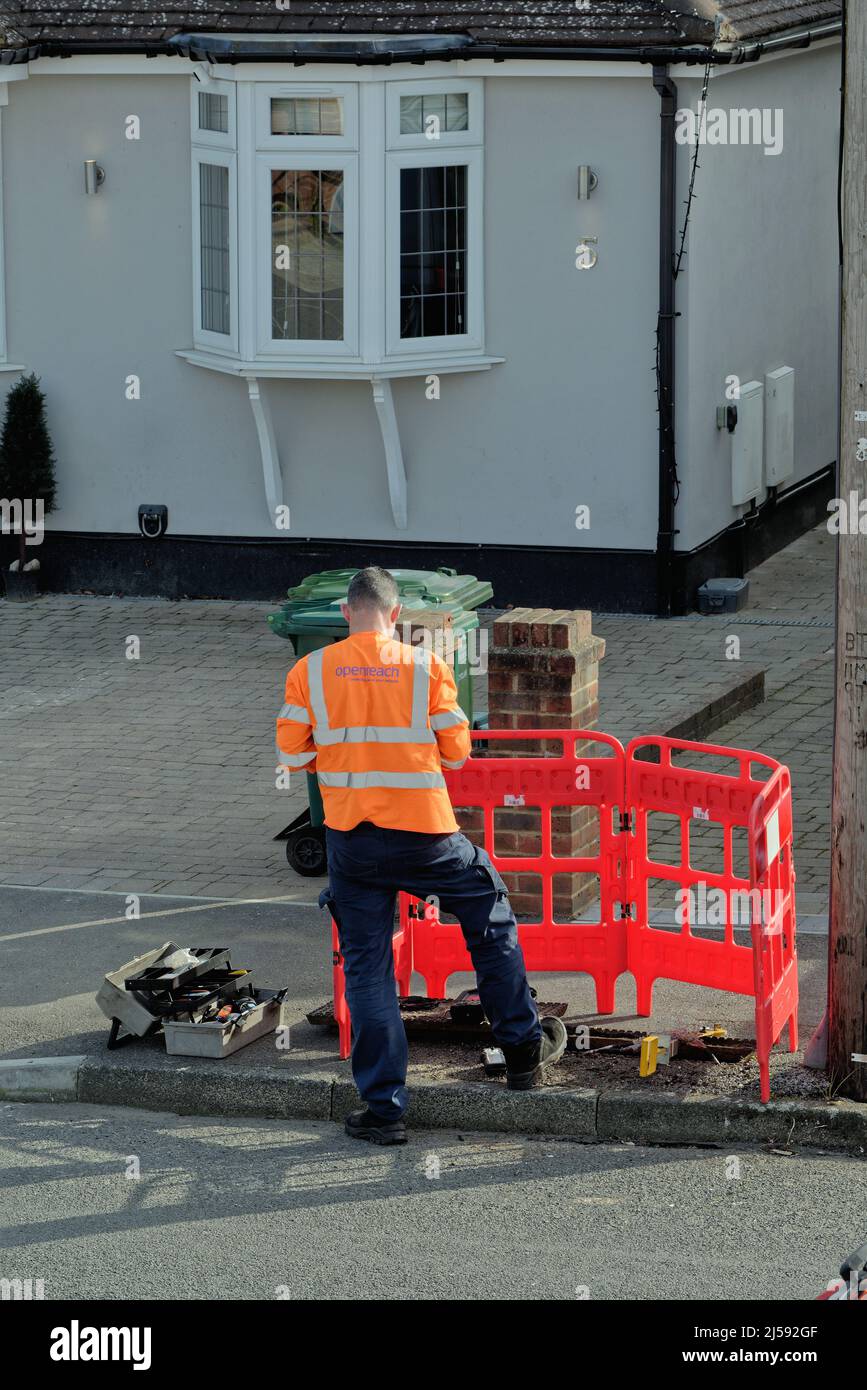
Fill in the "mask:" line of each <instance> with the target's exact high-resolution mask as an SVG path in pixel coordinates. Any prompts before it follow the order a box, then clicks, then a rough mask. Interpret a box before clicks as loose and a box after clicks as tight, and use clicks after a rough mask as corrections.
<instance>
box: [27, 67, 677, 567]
mask: <svg viewBox="0 0 867 1390" xmlns="http://www.w3.org/2000/svg"><path fill="white" fill-rule="evenodd" d="M309 71H310V75H311V76H312V75H313V73H312V70H309ZM410 75H411V76H412V77H416V76H417V75H418V70H417V69H412V70H411V73H410ZM658 111H659V106H658V98H657V97H656V94H655V93H654V91H653V88H652V85H651V81H650V71H649V69H644V70H643V72H642V77H641V78H640V79H639V78H636V77H629V78H620V79H618V78H611V77H606V78H596V77H587V78H580V79H571V78H561V77H536V78H519V77H500V78H497V79H492V80H489V81H488V82H487V83H486V147H485V161H486V163H485V225H486V236H485V242H486V310H487V312H486V321H487V343H486V346H487V351H488V352H489V353H491V354H492V355H496V356H502V357H504V358H505V359H506V361H505V362H504V363H503V364H502V365H499V366H494V367H493V368H492V369H491V370H490V371H489V372H480V373H474V374H466V375H456V376H450V375H445V374H444V375H443V376H442V380H441V391H442V394H441V399H440V400H439V401H428V400H427V399H426V398H425V391H424V379H423V378H417V379H414V380H398V381H396V382H395V383H394V399H395V406H396V412H397V419H398V423H399V426H400V432H401V438H402V444H403V451H404V458H405V464H406V471H407V479H408V501H409V522H408V527H407V530H406V531H405V532H402V533H399V532H397V530H396V528H395V524H394V520H393V517H392V513H391V508H390V505H389V500H388V491H387V487H386V474H385V462H384V457H383V444H382V437H381V435H380V432H379V428H378V425H377V419H376V414H375V411H374V406H373V401H372V397H371V389H370V385H369V383H365V382H343V381H338V382H309V381H274V382H271V381H269V382H266V383H265V385H264V390H265V392H266V393H267V396H268V399H269V400H270V402H271V404H272V411H273V420H274V428H275V433H276V440H277V445H278V448H279V451H280V454H281V459H282V465H283V472H284V479H285V491H286V500H287V501H288V502H289V503H290V506H291V515H292V534H294V535H296V536H305V537H306V536H314V537H316V536H322V537H326V536H328V537H353V538H365V539H372V540H376V539H381V540H390V539H393V538H396V537H398V536H402V537H403V538H409V539H412V538H420V539H427V540H431V541H436V540H454V541H469V542H496V543H501V544H510V543H511V544H519V545H527V544H529V545H541V546H545V545H558V546H562V545H567V546H568V545H571V544H574V545H588V546H592V547H600V546H605V547H608V546H610V547H616V548H620V547H640V548H644V549H651V548H652V547H653V545H654V541H655V532H656V488H657V482H656V415H655V401H654V396H653V376H652V363H653V333H654V326H655V313H656V307H657V208H658V182H657V180H658V140H659V120H658ZM130 114H135V115H137V116H139V117H140V119H141V128H142V138H141V140H139V141H128V140H127V139H126V138H125V134H124V122H125V120H126V117H127V116H128V115H130ZM85 158H95V159H96V160H98V162H99V163H101V164H103V165H104V166H105V169H106V172H107V179H106V183H105V186H104V188H103V190H102V191H101V192H100V193H99V194H98V196H96V197H91V198H87V197H85V195H84V190H83V160H84V159H85ZM581 163H589V164H590V165H591V166H592V167H593V169H594V170H595V171H596V172H597V173H598V175H599V189H598V191H597V192H596V193H595V194H594V195H593V196H592V198H591V199H590V200H589V201H588V202H586V203H581V204H579V202H578V201H577V198H576V171H577V166H578V165H579V164H581ZM4 165H5V167H4V184H5V189H6V195H7V196H6V234H7V235H6V257H7V285H8V311H7V318H8V337H9V355H10V360H14V361H15V362H21V363H24V364H26V366H27V368H28V369H29V370H34V371H36V372H37V373H38V374H39V376H40V377H41V378H42V383H43V387H44V389H45V391H46V394H47V398H48V412H49V423H50V427H51V430H52V435H53V439H54V442H55V448H56V452H57V455H58V460H59V468H58V474H59V485H60V487H59V503H60V506H59V510H58V511H57V512H56V513H55V514H54V516H53V517H52V519H51V525H53V526H54V527H56V528H60V529H63V530H70V531H98V532H102V531H116V532H125V533H130V532H134V531H135V530H136V526H137V508H138V504H139V503H140V502H164V503H166V504H167V506H168V509H169V519H170V529H171V531H172V532H173V533H174V534H179V533H188V534H193V535H196V534H211V535H218V536H219V535H248V536H266V535H274V530H273V528H272V526H271V525H270V523H269V517H268V513H267V510H266V506H265V500H264V489H263V482H262V465H261V459H260V454H259V447H258V442H257V437H256V431H255V424H254V420H253V415H252V412H251V410H250V406H249V402H248V398H247V387H246V384H245V383H244V382H243V381H239V380H236V379H233V378H231V377H229V376H225V375H218V374H216V373H213V372H209V371H206V370H203V369H200V368H197V367H193V366H191V365H189V364H188V363H187V362H185V361H183V360H181V359H180V358H178V357H177V356H175V351H176V349H184V348H189V347H191V345H192V337H191V302H192V283H191V276H192V232H191V190H190V134H189V80H188V78H187V76H186V75H185V76H183V77H180V76H179V77H177V78H174V77H170V76H149V77H129V78H126V77H113V76H106V77H97V76H88V77H73V76H70V77H65V76H50V77H40V76H39V75H38V71H37V70H35V69H34V70H33V72H32V75H31V76H30V78H29V79H28V80H26V81H22V82H17V83H15V84H13V85H12V87H11V95H10V101H9V105H8V107H7V108H5V110H4ZM580 235H595V236H598V238H599V242H598V252H599V262H598V265H597V266H596V268H595V269H593V270H592V271H578V270H576V269H575V247H576V243H577V241H578V239H579V236H580ZM131 374H136V375H138V376H139V377H140V378H141V390H142V400H141V402H139V403H134V402H130V401H128V400H126V399H125V384H126V378H127V377H128V376H129V375H131ZM11 380H14V377H11V378H10V376H8V375H4V376H2V377H0V383H2V387H0V389H3V390H4V391H5V389H6V388H7V387H8V385H9V384H10V383H11ZM579 505H586V506H588V507H589V508H590V519H591V525H590V528H589V530H581V531H578V530H576V528H575V508H576V507H577V506H579Z"/></svg>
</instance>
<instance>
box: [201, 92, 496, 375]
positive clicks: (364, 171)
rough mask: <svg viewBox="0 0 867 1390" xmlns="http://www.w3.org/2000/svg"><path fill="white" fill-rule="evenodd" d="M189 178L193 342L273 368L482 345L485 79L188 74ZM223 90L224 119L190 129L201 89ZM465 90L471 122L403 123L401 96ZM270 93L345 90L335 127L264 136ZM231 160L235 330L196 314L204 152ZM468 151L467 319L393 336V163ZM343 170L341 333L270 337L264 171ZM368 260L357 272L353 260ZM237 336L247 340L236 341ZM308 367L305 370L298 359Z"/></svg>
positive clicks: (208, 158) (396, 307)
mask: <svg viewBox="0 0 867 1390" xmlns="http://www.w3.org/2000/svg"><path fill="white" fill-rule="evenodd" d="M191 89H192V90H191V118H192V155H193V158H192V180H193V269H194V274H193V305H194V310H193V312H194V319H193V322H194V338H193V341H194V345H195V347H196V348H199V349H201V350H202V351H207V352H209V353H215V354H218V355H221V356H222V357H224V358H225V357H229V358H234V359H235V360H236V361H238V363H240V364H248V365H250V366H254V365H255V364H256V363H262V364H263V367H266V368H267V369H269V370H270V371H271V372H272V373H274V374H279V371H280V368H281V366H285V368H286V371H287V373H289V374H294V373H297V372H302V371H304V370H305V368H306V367H308V366H309V368H310V372H309V375H311V376H315V375H316V368H317V366H321V367H322V370H323V375H326V376H327V375H333V374H335V373H339V371H340V367H341V364H342V363H343V364H346V367H347V371H348V373H349V374H353V373H354V372H355V371H358V372H362V371H370V370H373V369H375V368H376V367H381V368H382V369H383V370H384V371H388V369H389V368H391V369H392V370H397V371H398V372H400V371H401V369H402V368H405V369H406V370H409V369H410V368H412V367H414V366H417V365H419V364H420V363H423V362H430V363H431V365H432V366H434V367H435V366H437V365H439V366H441V367H442V368H443V369H447V368H448V365H449V361H450V360H451V359H455V360H456V361H457V360H458V359H462V361H463V363H464V364H467V363H469V362H470V361H471V360H475V359H476V358H481V357H482V355H483V354H484V351H485V344H484V337H485V333H484V259H483V252H484V231H483V214H484V208H483V198H484V83H483V80H482V79H480V78H464V79H461V78H459V77H447V78H440V79H435V78H419V79H414V80H411V81H408V80H406V79H405V78H403V77H402V78H394V77H390V76H388V75H387V74H385V73H383V74H382V76H380V75H379V73H377V74H376V75H373V76H372V75H369V74H367V73H365V74H364V75H361V74H360V75H359V77H358V78H357V79H356V80H354V81H352V82H344V81H342V80H340V81H328V80H322V79H320V80H318V81H317V80H315V79H311V80H310V81H305V80H303V79H301V80H293V81H290V82H275V81H267V80H264V81H262V80H258V79H256V78H255V77H248V76H244V77H239V78H238V79H237V80H235V79H233V78H225V79H223V78H220V79H216V78H215V79H211V80H210V81H209V82H207V84H206V85H205V86H204V87H203V86H202V85H201V84H200V83H199V82H198V81H197V80H196V79H195V78H192V79H191ZM202 90H205V91H213V92H214V93H218V94H220V95H226V96H227V97H228V113H229V122H228V124H229V130H228V131H227V132H225V133H224V132H221V131H203V130H200V129H199V125H198V120H199V111H198V96H199V92H200V91H202ZM459 92H466V93H467V98H468V102H467V110H468V129H467V130H466V131H454V132H448V131H443V132H441V135H440V137H439V138H438V139H436V140H431V139H430V138H428V137H427V136H426V135H424V134H423V133H422V134H421V135H417V134H413V135H401V133H400V98H401V97H402V96H418V95H426V94H439V93H446V94H453V93H459ZM275 96H278V97H279V96H286V97H311V96H315V97H329V96H338V97H340V98H342V100H343V113H344V133H343V135H341V136H330V135H298V136H294V135H272V133H271V129H270V124H271V122H270V101H271V99H272V98H273V97H275ZM202 162H204V163H223V164H225V166H226V167H227V168H228V169H229V188H230V223H229V225H230V293H231V296H232V300H231V306H230V314H231V319H230V322H231V329H232V331H231V333H230V334H228V335H223V334H217V333H214V332H213V331H211V330H205V329H204V328H203V327H202V322H201V252H200V227H201V223H200V215H199V178H200V175H199V167H198V166H199V165H200V164H201V163H202ZM443 164H463V165H466V167H467V171H468V177H467V246H466V256H467V265H466V293H467V300H466V325H467V331H466V332H465V333H462V334H451V335H448V336H443V337H426V338H408V339H401V337H400V279H401V275H400V170H401V169H402V168H407V167H420V166H424V165H433V166H436V165H443ZM328 168H333V169H342V170H343V174H344V275H343V328H344V336H343V338H342V339H340V340H339V341H320V340H318V339H298V340H290V339H277V338H273V337H272V336H271V334H272V331H273V330H272V304H271V293H272V280H271V170H272V169H328ZM362 265H363V266H364V277H363V279H362V276H361V270H360V268H361V266H362ZM239 344H241V345H243V348H242V347H241V346H239ZM305 374H307V373H306V372H305Z"/></svg>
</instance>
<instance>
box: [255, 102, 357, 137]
mask: <svg viewBox="0 0 867 1390" xmlns="http://www.w3.org/2000/svg"><path fill="white" fill-rule="evenodd" d="M271 134H272V135H342V134H343V101H342V99H341V98H340V97H272V98H271Z"/></svg>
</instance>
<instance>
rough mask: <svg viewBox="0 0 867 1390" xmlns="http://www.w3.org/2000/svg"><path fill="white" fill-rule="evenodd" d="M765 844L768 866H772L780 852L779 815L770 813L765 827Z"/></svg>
mask: <svg viewBox="0 0 867 1390" xmlns="http://www.w3.org/2000/svg"><path fill="white" fill-rule="evenodd" d="M765 843H766V845H767V847H768V864H769V865H770V864H773V862H774V860H775V859H776V857H777V855H778V854H779V852H780V813H779V811H772V812H771V814H770V815H769V816H768V823H767V825H766V826H765Z"/></svg>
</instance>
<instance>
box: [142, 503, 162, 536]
mask: <svg viewBox="0 0 867 1390" xmlns="http://www.w3.org/2000/svg"><path fill="white" fill-rule="evenodd" d="M138 529H139V530H140V531H141V533H142V535H143V536H144V538H145V540H147V541H158V540H159V538H160V536H164V535H165V534H166V531H167V530H168V529H169V509H168V507H167V506H165V504H164V503H162V502H143V503H142V504H141V506H140V507H139V509H138Z"/></svg>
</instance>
